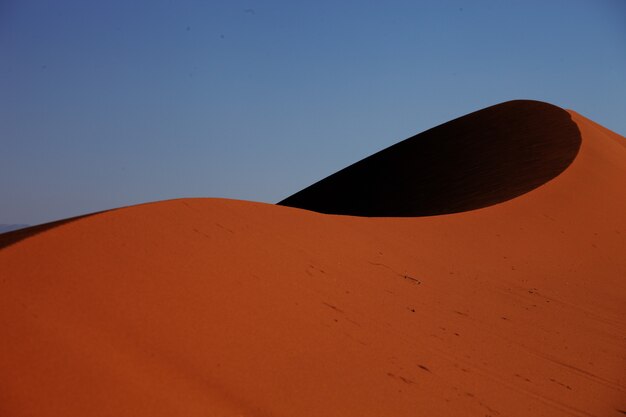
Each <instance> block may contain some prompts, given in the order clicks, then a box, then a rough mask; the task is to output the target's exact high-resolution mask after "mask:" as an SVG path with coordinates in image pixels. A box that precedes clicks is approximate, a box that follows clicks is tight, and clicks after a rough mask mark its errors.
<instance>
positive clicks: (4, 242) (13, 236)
mask: <svg viewBox="0 0 626 417" xmlns="http://www.w3.org/2000/svg"><path fill="white" fill-rule="evenodd" d="M99 213H104V211H99V212H96V213H90V214H83V215H82V216H76V217H71V218H69V219H63V220H57V221H55V222H50V223H44V224H40V225H37V226H31V227H27V228H25V229H19V230H13V231H11V232H6V233H2V234H0V250H2V249H4V248H6V247H8V246H11V245H13V244H14V243H17V242H19V241H20V240H23V239H26V238H29V237H31V236H34V235H37V234H39V233H42V232H45V231H46V230H49V229H52V228H55V227H58V226H61V225H63V224H66V223H70V222H73V221H75V220H79V219H82V218H85V217H89V216H93V215H94V214H99Z"/></svg>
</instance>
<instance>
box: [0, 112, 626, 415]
mask: <svg viewBox="0 0 626 417" xmlns="http://www.w3.org/2000/svg"><path fill="white" fill-rule="evenodd" d="M570 114H571V115H572V118H573V120H574V121H575V122H576V123H577V126H578V128H579V129H580V132H581V135H582V139H583V140H582V145H581V148H580V152H579V154H578V156H577V157H576V159H575V160H574V162H573V163H572V164H571V165H570V166H569V168H568V169H567V170H565V171H564V172H563V173H562V174H561V175H559V176H558V177H556V178H554V179H553V180H552V181H550V182H548V183H546V184H545V185H544V186H542V187H539V188H537V189H536V190H535V191H533V192H532V193H528V194H525V195H524V196H522V197H520V198H516V199H512V200H509V201H507V202H505V203H502V204H498V205H494V206H490V207H486V208H483V209H481V210H475V211H468V212H464V213H458V214H455V215H452V216H434V217H422V218H361V217H350V216H329V215H322V214H318V213H314V212H310V211H306V210H297V209H292V208H289V207H281V206H274V205H267V204H260V203H251V202H243V201H232V200H221V199H185V200H172V201H166V202H160V203H154V204H147V205H142V206H133V207H128V208H124V209H120V210H114V211H109V212H103V213H101V214H98V215H93V216H89V217H84V218H81V219H78V220H74V221H71V222H66V223H64V224H62V225H60V226H57V227H52V228H48V229H47V230H45V231H42V232H41V233H39V234H36V235H33V236H31V237H30V238H28V239H23V240H21V241H19V242H16V243H15V244H13V245H10V246H6V247H5V248H4V249H2V250H0V369H2V373H1V374H0V415H10V416H27V415H29V416H31V415H42V416H43V415H45V416H84V415H96V416H97V415H116V416H172V415H185V416H206V415H215V416H232V415H248V416H270V415H271V416H274V415H276V416H280V415H285V416H287V415H289V416H291V415H297V416H320V415H324V416H347V415H359V416H374V415H393V416H415V415H416V414H417V415H428V416H481V417H483V416H485V415H491V416H498V415H502V416H572V415H573V416H589V415H591V416H616V417H617V416H620V415H623V411H626V403H625V398H626V375H625V374H624V372H623V370H624V369H626V355H625V354H624V353H625V352H626V339H624V337H623V334H624V329H626V320H625V317H626V307H625V306H626V281H625V280H624V276H626V260H625V259H624V256H623V254H624V253H625V251H626V219H625V218H624V216H623V213H624V212H626V196H625V195H624V193H623V181H624V178H626V149H624V147H623V146H622V144H623V140H624V139H623V138H621V137H620V136H618V135H616V134H614V133H612V132H610V131H607V130H606V129H603V128H601V127H598V126H597V125H595V124H593V123H592V122H590V121H588V120H587V119H585V118H583V117H582V116H579V115H577V114H576V113H573V112H571V113H570Z"/></svg>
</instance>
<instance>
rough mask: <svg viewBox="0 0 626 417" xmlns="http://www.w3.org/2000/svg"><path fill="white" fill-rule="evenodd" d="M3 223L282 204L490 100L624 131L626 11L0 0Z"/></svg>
mask: <svg viewBox="0 0 626 417" xmlns="http://www.w3.org/2000/svg"><path fill="white" fill-rule="evenodd" d="M0 97H1V98H0V223H28V224H36V223H41V222H45V221H51V220H55V219H60V218H65V217H69V216H74V215H78V214H83V213H88V212H92V211H98V210H103V209H108V208H113V207H118V206H124V205H130V204H136V203H141V202H148V201H154V200H163V199H170V198H178V197H226V198H236V199H245V200H255V201H263V202H269V203H274V202H276V201H278V200H280V199H282V198H284V197H286V196H288V195H290V194H292V193H294V192H296V191H298V190H300V189H302V188H304V187H305V186H307V185H310V184H311V183H313V182H315V181H317V180H319V179H321V178H323V177H325V176H327V175H329V174H331V173H333V172H335V171H337V170H338V169H341V168H343V167H345V166H346V165H348V164H350V163H352V162H355V161H357V160H359V159H361V158H363V157H365V156H367V155H369V154H371V153H373V152H376V151H378V150H380V149H383V148H385V147H387V146H389V145H391V144H393V143H395V142H397V141H399V140H402V139H405V138H406V137H409V136H411V135H413V134H416V133H418V132H420V131H423V130H425V129H428V128H430V127H433V126H435V125H438V124H440V123H443V122H446V121H448V120H450V119H452V118H455V117H458V116H461V115H463V114H465V113H468V112H471V111H474V110H478V109H480V108H483V107H486V106H489V105H492V104H496V103H498V102H502V101H506V100H510V99H516V98H530V99H537V100H542V101H548V102H551V103H553V104H556V105H559V106H562V107H565V108H571V109H574V110H577V111H579V112H580V113H582V114H583V115H585V116H587V117H589V118H591V119H593V120H595V121H597V122H598V123H600V124H603V125H604V126H606V127H608V128H610V129H612V130H614V131H616V132H617V133H620V134H622V135H625V134H626V116H625V115H626V2H624V1H621V0H614V1H608V0H607V1H602V0H595V1H590V0H589V1H576V0H567V1H565V0H552V1H529V0H526V1H522V0H519V1H478V0H477V1H386V2H382V1H358V2H357V1H342V2H337V1H314V2H313V1H310V2H300V1H237V0H233V1H159V0H150V1H147V0H138V1H116V0H111V1H93V0H76V1H61V0H55V1H52V0H50V1H30V0H19V1H18V0H3V1H1V2H0Z"/></svg>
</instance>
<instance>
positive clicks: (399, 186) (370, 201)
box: [278, 100, 581, 217]
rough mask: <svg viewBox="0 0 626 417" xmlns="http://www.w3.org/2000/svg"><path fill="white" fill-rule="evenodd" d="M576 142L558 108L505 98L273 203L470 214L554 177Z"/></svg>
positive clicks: (359, 211)
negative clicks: (470, 211)
mask: <svg viewBox="0 0 626 417" xmlns="http://www.w3.org/2000/svg"><path fill="white" fill-rule="evenodd" d="M580 144H581V135H580V131H579V130H578V127H577V126H576V123H575V122H574V121H572V120H571V117H570V115H569V114H568V113H567V112H566V111H565V110H563V109H561V108H559V107H556V106H553V105H551V104H547V103H542V102H538V101H530V100H515V101H509V102H505V103H501V104H497V105H495V106H492V107H488V108H486V109H483V110H479V111H476V112H474V113H470V114H468V115H466V116H463V117H460V118H458V119H455V120H452V121H450V122H448V123H445V124H443V125H440V126H437V127H435V128H433V129H430V130H427V131H425V132H423V133H420V134H418V135H415V136H413V137H411V138H409V139H406V140H404V141H402V142H399V143H397V144H395V145H393V146H391V147H389V148H387V149H384V150H382V151H380V152H378V153H376V154H374V155H372V156H369V157H367V158H365V159H363V160H361V161H359V162H357V163H355V164H353V165H351V166H349V167H347V168H345V169H343V170H341V171H339V172H337V173H335V174H333V175H331V176H329V177H327V178H325V179H323V180H321V181H319V182H317V183H315V184H313V185H311V186H310V187H307V188H305V189H304V190H302V191H300V192H298V193H296V194H294V195H292V196H290V197H288V198H286V199H284V200H282V201H281V202H279V203H278V204H279V205H283V206H290V207H296V208H302V209H307V210H312V211H317V212H320V213H327V214H344V215H353V216H369V217H408V216H431V215H438V214H450V213H457V212H462V211H468V210H474V209H478V208H482V207H487V206H490V205H493V204H497V203H501V202H504V201H507V200H510V199H512V198H515V197H517V196H519V195H521V194H524V193H527V192H529V191H531V190H533V189H535V188H537V187H539V186H541V185H542V184H545V183H546V182H547V181H550V180H551V179H553V178H555V177H556V176H557V175H559V174H560V173H561V172H563V171H564V170H565V169H566V168H567V167H568V166H569V165H570V164H571V163H572V161H573V160H574V159H575V158H576V155H577V154H578V151H579V149H580Z"/></svg>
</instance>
